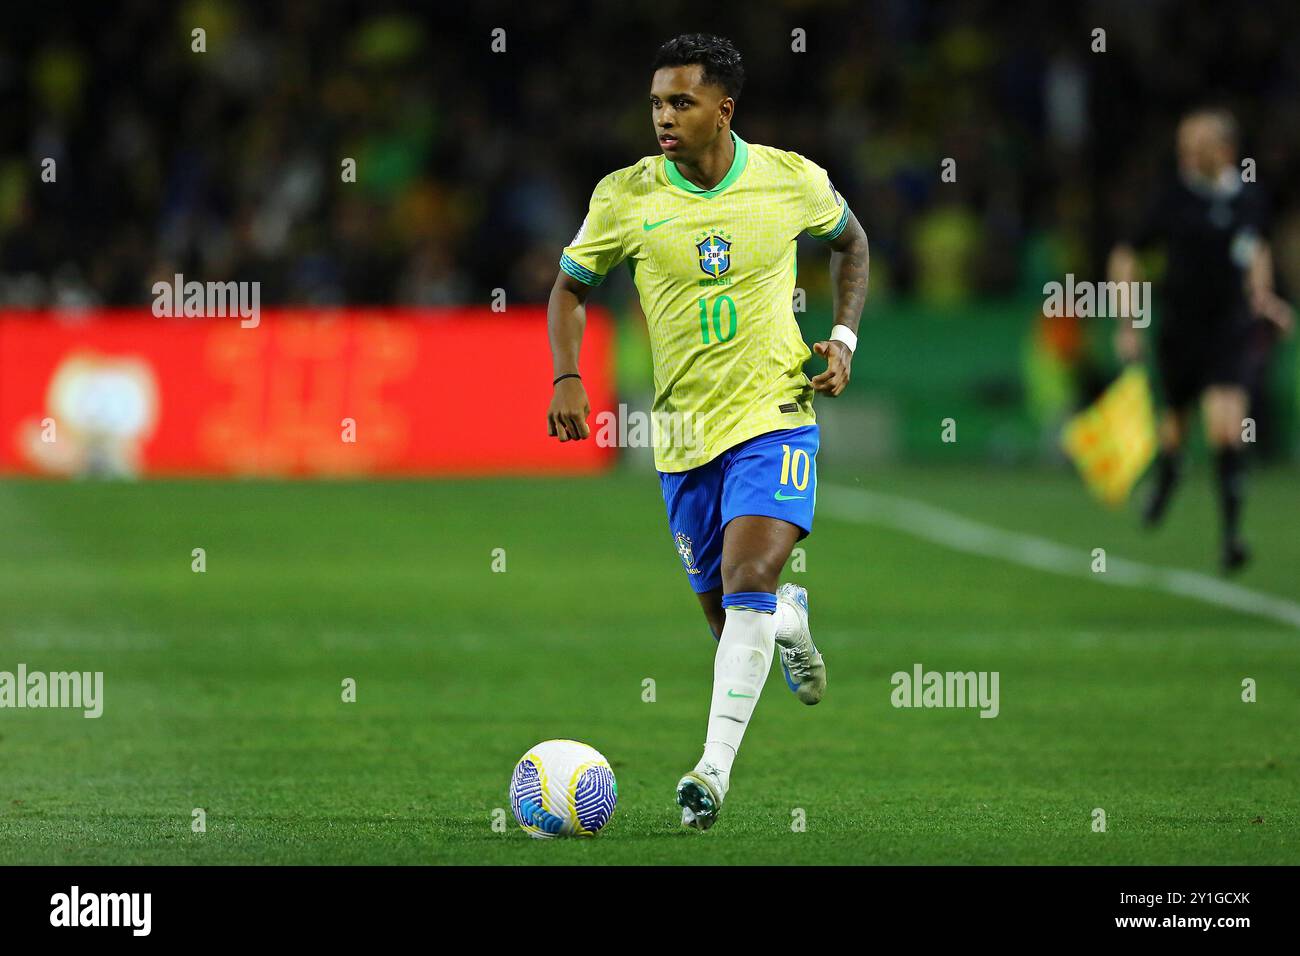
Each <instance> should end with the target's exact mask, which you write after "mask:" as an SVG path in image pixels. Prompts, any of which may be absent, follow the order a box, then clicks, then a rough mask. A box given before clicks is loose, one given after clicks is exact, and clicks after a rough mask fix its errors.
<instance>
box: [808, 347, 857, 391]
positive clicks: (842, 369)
mask: <svg viewBox="0 0 1300 956" xmlns="http://www.w3.org/2000/svg"><path fill="white" fill-rule="evenodd" d="M813 351H814V352H816V353H817V354H818V355H820V356H821V357H822V358H824V359H826V371H824V372H822V373H821V374H820V375H816V376H814V377H813V379H812V387H813V389H814V390H815V391H818V392H821V394H823V395H829V396H830V397H831V398H835V397H836V396H837V395H839V394H840V392H842V391H844V388H845V386H846V385H848V384H849V369H850V367H851V366H852V365H853V352H852V350H851V349H850V348H849V347H848V346H847V345H845V344H844V343H843V342H841V341H839V340H838V339H836V340H835V341H833V342H818V343H817V344H816V345H814V346H813Z"/></svg>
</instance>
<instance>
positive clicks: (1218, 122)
mask: <svg viewBox="0 0 1300 956" xmlns="http://www.w3.org/2000/svg"><path fill="white" fill-rule="evenodd" d="M1237 135H1238V134H1237V124H1236V121H1235V120H1234V119H1233V117H1232V114H1231V113H1229V112H1227V111H1226V110H1221V109H1198V110H1195V111H1193V112H1191V113H1189V114H1187V115H1186V116H1184V117H1183V118H1182V120H1181V122H1180V123H1179V125H1178V176H1177V178H1176V179H1175V180H1173V181H1172V182H1170V183H1169V184H1168V185H1167V186H1165V188H1164V189H1163V190H1161V191H1160V192H1158V193H1157V194H1156V196H1155V199H1154V201H1153V202H1152V203H1151V205H1150V207H1149V208H1148V210H1147V211H1146V214H1145V215H1144V216H1143V218H1142V220H1141V221H1140V223H1139V224H1138V226H1137V228H1136V229H1135V230H1133V231H1132V232H1131V233H1130V235H1129V236H1128V238H1127V240H1126V241H1124V242H1121V243H1119V244H1117V245H1116V246H1115V247H1114V249H1113V250H1112V251H1111V254H1110V261H1109V263H1108V271H1109V273H1110V279H1111V281H1114V282H1133V281H1137V280H1138V279H1139V274H1138V273H1139V269H1138V259H1137V250H1139V249H1142V248H1146V247H1154V246H1160V247H1163V248H1164V250H1165V254H1166V262H1167V266H1166V273H1165V279H1164V282H1163V284H1162V289H1161V304H1162V307H1161V318H1160V322H1159V324H1158V326H1157V329H1156V335H1155V360H1156V362H1155V364H1156V368H1157V371H1158V373H1159V380H1160V397H1161V402H1162V406H1163V407H1162V409H1161V415H1160V455H1159V459H1158V461H1157V465H1156V484H1155V488H1154V489H1153V491H1152V494H1151V497H1150V498H1149V499H1148V501H1147V503H1146V507H1145V510H1144V513H1143V519H1144V521H1145V523H1146V524H1147V525H1148V526H1149V527H1154V526H1155V525H1157V524H1158V523H1159V522H1160V520H1161V518H1162V517H1163V516H1164V514H1165V510H1166V508H1167V507H1168V505H1169V500H1170V497H1171V496H1172V494H1173V491H1174V488H1175V487H1176V486H1177V484H1178V478H1179V472H1180V459H1181V457H1182V449H1183V444H1184V442H1185V440H1186V438H1187V429H1188V419H1189V417H1190V415H1191V413H1192V406H1193V404H1194V403H1195V402H1196V400H1197V399H1198V398H1199V399H1200V400H1201V409H1202V412H1203V414H1204V419H1205V437H1206V441H1207V443H1208V445H1209V447H1210V449H1211V451H1212V453H1213V455H1214V460H1215V469H1216V473H1217V476H1218V491H1219V504H1220V512H1221V514H1222V521H1223V550H1222V564H1223V569H1224V570H1225V571H1235V570H1236V569H1238V568H1240V567H1241V566H1242V565H1243V564H1245V563H1246V561H1247V559H1248V557H1249V551H1248V550H1247V548H1246V546H1245V544H1244V543H1243V542H1242V540H1241V532H1240V523H1241V509H1242V497H1243V487H1242V457H1243V447H1242V431H1243V428H1244V425H1243V419H1245V417H1246V415H1247V404H1248V400H1247V395H1248V388H1249V385H1250V383H1251V378H1252V376H1253V375H1254V374H1256V373H1257V371H1258V370H1259V368H1260V365H1261V363H1260V362H1259V361H1258V358H1259V354H1258V353H1259V349H1260V343H1261V341H1263V342H1268V343H1270V344H1271V342H1272V341H1273V340H1275V339H1276V338H1277V337H1278V336H1280V335H1286V334H1289V333H1290V331H1291V328H1292V325H1293V321H1292V317H1291V309H1290V306H1288V305H1287V304H1286V303H1285V302H1284V301H1282V299H1280V298H1278V296H1277V295H1276V293H1275V292H1274V291H1273V259H1272V254H1271V252H1270V250H1269V246H1268V242H1267V241H1266V240H1265V238H1264V237H1265V233H1266V228H1265V227H1266V217H1265V209H1264V204H1263V202H1262V199H1261V197H1260V195H1259V190H1258V187H1257V186H1255V185H1254V184H1251V183H1244V182H1243V181H1242V176H1241V169H1240V167H1239V165H1238V157H1237ZM1115 346H1116V351H1117V352H1118V354H1119V357H1120V358H1121V359H1122V360H1123V361H1125V362H1135V361H1138V360H1140V359H1141V357H1142V351H1143V348H1142V338H1141V336H1140V335H1139V334H1138V330H1137V329H1135V328H1134V327H1133V326H1132V324H1131V323H1128V322H1123V323H1121V324H1120V327H1119V330H1118V333H1117V335H1116V342H1115ZM1266 347H1267V346H1266Z"/></svg>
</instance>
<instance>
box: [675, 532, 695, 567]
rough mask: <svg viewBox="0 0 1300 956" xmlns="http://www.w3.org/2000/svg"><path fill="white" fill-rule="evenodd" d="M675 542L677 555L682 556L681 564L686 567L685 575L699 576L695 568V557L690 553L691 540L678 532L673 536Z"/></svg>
mask: <svg viewBox="0 0 1300 956" xmlns="http://www.w3.org/2000/svg"><path fill="white" fill-rule="evenodd" d="M673 540H674V541H676V542H677V553H678V554H680V555H681V556H682V564H684V565H686V573H687V574H699V573H700V569H699V568H697V567H696V566H695V555H694V554H692V553H691V539H690V538H688V537H687V536H686V535H684V534H682V533H681V532H680V531H678V532H677V534H675V535H674V536H673Z"/></svg>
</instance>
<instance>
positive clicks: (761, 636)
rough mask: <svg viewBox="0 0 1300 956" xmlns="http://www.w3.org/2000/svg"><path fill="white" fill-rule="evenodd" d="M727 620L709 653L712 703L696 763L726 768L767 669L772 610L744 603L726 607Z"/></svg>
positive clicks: (772, 635) (773, 626) (726, 770)
mask: <svg viewBox="0 0 1300 956" xmlns="http://www.w3.org/2000/svg"><path fill="white" fill-rule="evenodd" d="M726 615H727V622H726V625H725V626H724V627H723V629H722V638H721V639H720V640H719V641H718V653H717V654H716V656H715V657H714V658H713V704H712V706H711V707H710V708H709V730H708V735H707V736H706V737H705V742H704V757H703V758H701V761H700V762H701V763H706V762H707V763H712V764H715V765H716V766H717V767H718V768H719V769H720V770H721V771H722V773H723V775H724V776H725V775H727V774H730V773H731V764H732V762H733V761H734V760H735V759H736V751H738V750H739V749H740V741H741V739H742V738H743V737H744V736H745V728H746V727H748V726H749V718H750V717H751V716H752V715H753V713H754V707H755V705H757V704H758V696H759V694H760V693H762V691H763V682H764V681H766V680H767V672H768V669H769V668H770V667H771V665H772V646H773V643H774V638H775V634H776V616H775V615H774V614H768V613H766V612H764V611H751V610H748V609H747V608H731V607H729V608H727V609H726Z"/></svg>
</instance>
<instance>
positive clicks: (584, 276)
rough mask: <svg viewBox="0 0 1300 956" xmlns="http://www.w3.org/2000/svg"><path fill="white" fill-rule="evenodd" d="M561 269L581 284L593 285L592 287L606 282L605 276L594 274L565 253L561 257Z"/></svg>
mask: <svg viewBox="0 0 1300 956" xmlns="http://www.w3.org/2000/svg"><path fill="white" fill-rule="evenodd" d="M560 268H561V269H563V270H564V271H565V272H566V273H567V274H568V275H570V276H572V277H573V278H575V279H577V280H578V281H579V282H582V283H585V284H586V285H592V286H595V285H600V284H601V283H602V282H604V281H605V277H604V276H603V275H601V274H600V273H598V272H592V271H591V270H590V269H588V268H587V267H586V266H584V265H582V264H581V263H580V262H578V261H577V260H575V259H573V258H571V257H570V256H569V254H568V253H565V254H564V255H562V256H560Z"/></svg>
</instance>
